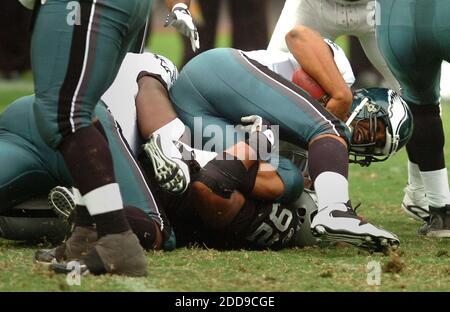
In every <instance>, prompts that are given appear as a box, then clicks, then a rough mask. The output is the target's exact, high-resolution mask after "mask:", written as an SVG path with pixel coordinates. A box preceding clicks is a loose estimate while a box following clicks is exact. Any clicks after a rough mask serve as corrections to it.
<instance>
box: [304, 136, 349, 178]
mask: <svg viewBox="0 0 450 312" xmlns="http://www.w3.org/2000/svg"><path fill="white" fill-rule="evenodd" d="M308 170H309V175H310V176H311V180H312V181H313V182H314V181H315V180H316V178H317V177H318V176H319V174H321V173H322V172H325V171H331V172H336V173H339V174H340V175H343V176H344V177H345V178H346V179H347V178H348V151H347V148H346V147H345V145H344V144H342V143H341V142H339V141H338V140H336V139H334V138H332V137H323V138H320V139H318V140H316V141H314V142H313V143H312V144H311V145H310V146H309V151H308Z"/></svg>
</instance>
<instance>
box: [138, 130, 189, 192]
mask: <svg viewBox="0 0 450 312" xmlns="http://www.w3.org/2000/svg"><path fill="white" fill-rule="evenodd" d="M144 151H145V153H146V155H147V157H148V158H149V159H150V160H151V162H152V164H153V170H154V172H155V178H156V181H157V182H158V184H159V186H160V187H161V188H163V189H164V190H166V191H167V192H170V193H173V194H182V193H183V192H184V191H186V189H187V187H188V186H189V183H190V181H191V177H190V174H189V166H188V165H187V164H186V162H185V161H183V158H182V155H181V152H180V151H179V150H178V148H177V146H175V144H174V141H173V140H171V139H168V138H163V137H161V135H160V134H157V133H154V134H152V135H151V136H150V138H149V140H148V142H147V143H145V144H144Z"/></svg>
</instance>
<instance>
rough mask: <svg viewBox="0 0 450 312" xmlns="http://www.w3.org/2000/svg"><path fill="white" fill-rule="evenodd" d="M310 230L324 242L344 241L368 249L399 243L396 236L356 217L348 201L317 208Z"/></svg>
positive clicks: (382, 250) (385, 248) (392, 245)
mask: <svg viewBox="0 0 450 312" xmlns="http://www.w3.org/2000/svg"><path fill="white" fill-rule="evenodd" d="M311 231H312V232H313V234H314V235H315V236H317V237H319V239H320V240H322V241H325V242H344V243H348V244H351V245H354V246H357V247H360V248H363V249H366V250H369V251H374V252H384V251H386V250H388V248H390V247H393V248H396V247H398V245H399V244H400V241H399V239H398V237H397V236H396V235H395V234H393V233H391V232H388V231H386V230H383V229H380V228H377V227H376V226H374V225H372V224H370V223H368V222H366V221H364V220H363V219H362V218H361V217H358V215H357V214H356V212H355V211H354V210H353V208H352V207H351V205H350V204H349V203H347V204H344V203H339V204H334V205H330V206H327V207H325V208H322V209H321V210H319V212H318V213H317V215H316V216H315V217H314V219H313V222H312V223H311Z"/></svg>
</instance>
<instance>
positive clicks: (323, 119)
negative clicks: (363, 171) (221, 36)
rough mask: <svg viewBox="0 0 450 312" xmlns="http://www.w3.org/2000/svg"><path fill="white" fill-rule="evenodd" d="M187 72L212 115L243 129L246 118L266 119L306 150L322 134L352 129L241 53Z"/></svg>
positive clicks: (214, 55)
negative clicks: (243, 119)
mask: <svg viewBox="0 0 450 312" xmlns="http://www.w3.org/2000/svg"><path fill="white" fill-rule="evenodd" d="M183 72H184V75H185V76H187V78H186V80H189V82H190V83H191V85H192V86H193V87H192V89H193V90H194V91H195V92H196V93H197V94H200V95H201V98H202V99H203V100H204V102H205V103H208V104H209V106H211V108H210V109H209V110H210V111H209V113H210V115H212V116H216V117H219V118H224V119H226V120H228V121H229V122H230V123H231V124H240V123H241V118H242V117H243V116H248V115H254V114H256V115H260V116H261V117H263V118H265V119H267V120H268V121H270V122H271V123H272V125H273V126H279V130H280V136H283V137H285V138H286V140H287V141H291V142H292V143H295V144H300V145H302V146H307V145H308V143H309V142H310V141H311V140H312V138H314V137H315V136H317V135H320V134H332V135H337V136H343V137H347V136H349V133H348V130H347V127H346V126H345V125H344V124H343V123H342V122H341V121H339V120H338V119H336V117H334V116H333V115H331V114H330V113H329V112H328V111H327V110H326V109H325V108H324V107H323V106H322V105H321V104H320V103H318V102H317V101H315V100H314V99H312V98H311V97H310V96H309V95H308V94H307V93H306V92H304V91H303V90H302V89H300V88H299V87H297V86H296V85H294V84H293V83H292V82H290V81H288V80H286V79H284V78H282V77H281V76H279V75H277V74H275V73H274V72H272V71H270V70H269V69H267V68H266V67H264V66H262V65H261V64H259V63H257V62H255V61H253V60H250V59H248V58H246V57H245V56H243V55H242V54H241V53H240V52H239V51H237V50H234V49H214V50H210V51H207V52H205V53H202V54H201V55H200V56H197V57H196V58H194V59H193V60H191V62H189V63H188V64H187V65H186V66H185V68H184V69H183ZM183 72H182V75H183ZM180 78H181V76H180ZM177 83H178V81H177ZM180 101H181V98H180ZM192 115H194V116H195V111H194V112H193V113H192Z"/></svg>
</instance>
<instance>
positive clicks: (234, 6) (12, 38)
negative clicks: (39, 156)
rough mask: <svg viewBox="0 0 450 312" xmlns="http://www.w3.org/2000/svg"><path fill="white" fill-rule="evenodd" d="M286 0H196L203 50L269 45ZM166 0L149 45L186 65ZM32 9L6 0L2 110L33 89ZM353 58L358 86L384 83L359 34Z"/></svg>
mask: <svg viewBox="0 0 450 312" xmlns="http://www.w3.org/2000/svg"><path fill="white" fill-rule="evenodd" d="M283 4H284V0H193V1H192V2H191V13H192V15H193V17H194V19H195V22H196V25H197V26H198V29H199V33H200V43H201V50H200V51H205V50H207V49H210V48H213V47H235V48H239V49H242V50H257V49H264V48H265V47H266V46H267V44H268V42H269V38H270V34H271V32H272V30H273V28H274V27H275V24H276V21H277V19H278V16H279V14H280V13H281V9H282V7H283ZM167 13H168V12H167V8H166V6H165V3H164V0H154V3H153V10H152V15H151V29H150V32H149V36H148V38H147V40H148V41H147V50H148V51H152V52H155V53H159V54H162V55H164V56H166V57H168V58H169V59H171V60H172V61H174V63H175V64H176V65H178V66H179V68H181V67H182V66H183V65H184V64H185V63H186V62H187V61H188V60H189V59H190V58H192V57H193V56H194V55H193V53H192V51H191V47H190V42H189V41H188V40H185V39H184V38H182V37H181V36H180V35H179V34H178V33H176V31H175V30H174V29H172V28H164V27H163V25H164V20H165V17H166V15H167ZM30 19H31V12H30V11H29V10H26V9H25V8H23V7H22V6H21V5H20V4H19V2H18V1H17V0H1V1H0V111H1V110H3V108H4V107H5V106H6V105H8V104H9V103H10V102H12V101H13V100H14V99H16V98H18V97H20V96H22V95H25V94H30V93H32V92H33V83H32V76H31V72H30V60H29V49H30V32H29V25H30ZM338 44H340V45H341V46H342V47H343V49H344V50H345V51H346V53H347V56H348V57H349V58H350V61H351V63H352V67H353V70H354V72H355V76H356V78H357V81H356V84H355V88H358V87H361V86H378V85H383V81H382V77H381V75H380V74H379V73H378V72H377V71H376V70H375V69H374V68H373V67H372V65H371V64H370V63H369V61H368V60H367V58H366V57H365V55H364V53H363V51H362V49H361V46H360V45H359V42H358V41H357V40H353V39H352V38H350V37H341V38H339V39H338ZM441 88H442V90H443V91H442V94H443V96H444V97H445V98H447V99H449V98H450V65H449V64H445V65H444V66H443V76H442V83H441Z"/></svg>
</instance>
